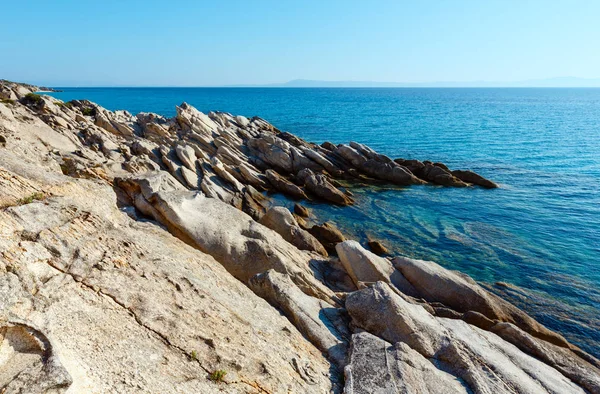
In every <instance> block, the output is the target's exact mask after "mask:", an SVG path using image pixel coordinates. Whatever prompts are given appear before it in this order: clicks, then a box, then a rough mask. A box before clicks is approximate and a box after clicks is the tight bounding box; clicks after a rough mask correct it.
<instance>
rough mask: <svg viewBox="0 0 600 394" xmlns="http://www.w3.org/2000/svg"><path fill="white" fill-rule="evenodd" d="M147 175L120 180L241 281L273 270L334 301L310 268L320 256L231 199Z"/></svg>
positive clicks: (145, 205)
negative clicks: (171, 186)
mask: <svg viewBox="0 0 600 394" xmlns="http://www.w3.org/2000/svg"><path fill="white" fill-rule="evenodd" d="M148 177H152V175H147V176H139V177H135V178H129V179H118V180H117V184H118V185H119V186H120V187H122V188H123V189H124V190H126V191H127V193H128V194H129V195H130V197H131V199H132V200H133V201H134V203H135V205H136V207H138V206H139V207H141V208H140V209H143V210H146V212H149V213H150V214H151V215H152V216H153V217H154V218H155V219H156V220H158V221H159V222H160V223H162V224H163V225H165V226H166V227H167V228H168V229H169V230H170V231H171V232H172V233H173V234H175V235H176V236H178V237H179V238H180V239H183V240H185V241H186V242H188V243H190V244H192V245H194V246H196V247H197V248H199V249H200V250H201V251H203V252H205V253H208V254H210V255H211V256H213V257H214V258H215V259H217V260H218V261H219V262H220V263H221V264H223V266H224V267H225V268H226V269H227V270H228V271H229V272H230V273H231V274H232V275H233V276H235V277H236V278H238V279H239V280H240V281H242V282H244V283H248V281H249V280H250V278H251V277H253V276H254V275H256V274H259V273H262V272H266V271H268V270H269V269H274V270H276V271H277V272H281V273H286V274H288V275H290V277H291V278H292V280H294V283H296V284H297V285H298V287H300V288H301V289H302V290H303V291H304V292H306V293H307V294H309V295H313V296H316V297H317V298H321V299H323V300H326V301H328V302H331V303H335V301H334V300H333V299H334V298H335V297H334V294H333V292H332V291H331V290H329V289H328V288H327V287H326V286H324V285H323V284H322V283H321V282H320V281H319V280H317V279H316V278H315V277H314V275H313V272H312V270H311V267H310V264H311V260H312V259H314V258H317V257H319V255H317V254H310V253H309V252H305V251H301V250H298V249H297V248H296V247H295V246H293V245H291V244H290V243H288V242H287V241H285V240H284V239H283V238H282V237H281V236H280V235H279V234H278V233H276V232H275V231H273V230H271V229H269V228H267V227H265V226H263V225H262V224H259V223H257V222H256V221H255V220H254V219H252V218H251V217H250V216H248V215H247V214H245V213H244V212H242V211H241V210H239V209H236V208H235V207H233V206H231V205H229V204H224V203H223V202H222V201H220V200H218V199H215V198H208V197H206V196H205V195H204V194H202V193H197V192H192V191H182V190H171V191H163V188H162V187H161V186H160V184H158V185H157V184H156V183H149V182H148V181H147V180H146V178H148ZM151 179H152V178H151ZM172 183H173V181H170V184H172ZM138 185H157V186H158V187H156V188H155V189H151V188H148V187H140V186H138ZM223 223H226V224H227V225H223Z"/></svg>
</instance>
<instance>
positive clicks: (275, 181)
mask: <svg viewBox="0 0 600 394" xmlns="http://www.w3.org/2000/svg"><path fill="white" fill-rule="evenodd" d="M265 175H266V176H267V179H268V180H269V182H270V183H271V185H272V186H273V188H274V189H275V190H278V191H280V192H282V193H283V194H286V195H288V196H290V197H293V198H297V199H304V200H306V199H308V197H307V196H306V193H304V190H302V188H300V187H298V186H296V185H294V184H293V183H292V182H290V181H288V180H287V179H285V178H284V177H282V176H281V175H279V174H278V173H277V171H275V170H267V171H266V172H265Z"/></svg>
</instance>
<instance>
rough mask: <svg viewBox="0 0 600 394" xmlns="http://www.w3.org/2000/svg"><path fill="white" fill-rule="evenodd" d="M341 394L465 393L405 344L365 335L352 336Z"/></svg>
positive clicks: (459, 385)
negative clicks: (342, 393) (344, 382)
mask: <svg viewBox="0 0 600 394" xmlns="http://www.w3.org/2000/svg"><path fill="white" fill-rule="evenodd" d="M344 373H345V375H346V387H345V388H344V394H371V393H390V394H392V393H432V394H447V393H448V394H450V393H465V394H466V393H468V392H469V391H468V389H467V388H466V387H465V386H464V385H463V384H462V383H461V381H460V380H459V379H457V378H456V377H454V376H453V375H451V374H449V373H447V372H445V371H442V370H440V369H437V368H436V367H435V365H434V364H433V363H431V362H430V361H429V360H427V359H426V358H425V357H423V356H422V355H420V354H419V353H418V352H416V351H415V350H413V349H411V348H410V346H408V345H407V344H405V343H402V342H399V343H396V344H394V345H392V344H390V343H389V342H386V341H384V340H382V339H380V338H378V337H376V336H374V335H371V334H369V333H368V332H362V333H358V334H354V335H352V341H351V346H350V356H349V361H348V366H346V368H345V370H344Z"/></svg>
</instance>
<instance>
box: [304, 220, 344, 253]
mask: <svg viewBox="0 0 600 394" xmlns="http://www.w3.org/2000/svg"><path fill="white" fill-rule="evenodd" d="M308 232H309V233H311V234H312V235H314V237H315V238H316V239H318V240H319V242H321V244H322V245H323V246H325V249H327V251H329V252H335V246H336V245H337V244H338V243H340V242H344V241H345V240H346V237H344V235H343V234H342V232H341V231H340V230H338V228H337V227H335V225H334V224H332V223H329V222H325V223H323V224H322V225H314V226H312V227H311V228H310V229H309V230H308Z"/></svg>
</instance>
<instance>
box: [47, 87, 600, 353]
mask: <svg viewBox="0 0 600 394" xmlns="http://www.w3.org/2000/svg"><path fill="white" fill-rule="evenodd" d="M52 95H53V96H55V97H57V98H60V99H63V100H70V99H89V100H92V101H94V102H97V103H99V104H100V105H102V106H104V107H106V108H108V109H111V110H116V109H127V110H128V111H130V112H132V113H137V112H140V111H145V112H156V113H159V114H162V115H165V116H172V115H174V114H175V105H177V104H180V103H181V102H183V101H186V102H188V103H189V104H192V105H194V106H195V107H197V108H198V109H199V110H201V111H204V112H208V111H210V110H220V111H226V112H231V113H233V114H242V115H246V116H253V115H259V116H261V117H263V118H265V119H267V120H268V121H270V122H271V123H273V124H274V125H276V126H277V127H278V128H280V129H281V130H285V131H290V132H292V133H294V134H296V135H298V136H300V137H303V138H305V139H306V140H308V141H312V142H317V143H321V142H323V141H326V140H327V141H331V142H334V143H342V142H344V143H345V142H348V141H351V140H353V141H358V142H361V143H365V144H367V145H369V146H371V147H372V148H374V149H376V150H378V151H380V152H382V153H385V154H387V155H389V156H391V157H402V158H407V159H412V158H415V159H420V160H426V159H428V160H433V161H442V162H444V163H446V164H447V165H448V166H450V167H451V168H460V169H472V170H474V171H476V172H479V173H481V174H482V175H484V176H486V177H488V178H490V179H492V180H494V181H496V182H497V183H499V184H500V185H501V187H500V188H499V189H495V190H484V189H480V188H468V189H451V188H442V187H435V186H418V187H408V188H395V187H389V188H356V189H353V191H354V193H355V195H356V200H357V204H356V205H355V206H352V207H345V208H337V207H330V206H328V205H324V204H319V203H310V204H307V205H309V206H310V207H311V208H313V210H314V212H315V214H316V215H317V216H319V217H321V218H330V219H331V221H333V222H335V223H336V224H338V225H339V226H340V227H341V228H343V229H344V230H345V231H346V232H347V233H348V234H350V235H351V236H352V237H355V238H357V239H360V240H362V241H365V240H366V239H367V237H373V238H375V239H378V240H381V241H383V242H384V243H385V244H386V245H387V246H388V247H390V248H391V250H392V251H394V252H395V253H402V254H405V255H408V256H411V257H415V258H421V259H427V260H434V261H436V262H438V263H440V264H442V265H443V266H445V267H447V268H451V269H456V270H460V271H462V272H465V273H467V274H469V275H471V276H472V277H473V278H475V279H476V280H478V281H480V282H481V283H483V284H484V285H485V286H486V287H488V288H489V289H491V290H492V291H494V292H496V293H498V294H500V295H502V296H504V297H507V298H508V299H509V300H510V301H512V302H514V303H515V304H517V305H518V306H519V307H521V308H523V309H524V310H526V311H527V312H528V313H530V314H531V315H533V316H534V317H535V318H537V319H538V320H539V321H540V322H542V323H543V324H545V325H546V326H548V327H550V328H552V329H554V330H557V331H559V332H561V333H562V334H563V335H565V336H566V337H567V338H568V339H569V340H570V341H572V342H573V343H576V344H578V345H579V346H581V347H582V348H584V349H585V350H587V351H588V352H590V353H592V354H594V355H596V356H600V89H320V88H314V89H312V88H311V89H262V88H239V89H237V88H223V89H221V88H65V89H64V92H62V93H53V94H52ZM282 202H283V203H286V204H290V203H289V202H286V201H284V200H282ZM498 281H502V282H506V283H508V284H510V285H513V286H515V287H513V286H510V287H506V286H499V285H496V284H495V283H496V282H498Z"/></svg>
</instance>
